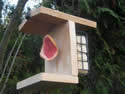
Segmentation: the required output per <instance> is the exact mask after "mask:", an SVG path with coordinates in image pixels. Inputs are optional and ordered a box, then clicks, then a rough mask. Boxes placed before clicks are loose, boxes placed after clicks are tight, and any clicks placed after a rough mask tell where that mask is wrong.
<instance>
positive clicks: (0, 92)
mask: <svg viewBox="0 0 125 94" xmlns="http://www.w3.org/2000/svg"><path fill="white" fill-rule="evenodd" d="M25 36H26V34H24V35H23V37H22V39H21V41H20V44H19V46H18V48H17V50H16V53H15V55H14V58H13V61H12V63H11V66H10V68H9V72H8V75H7V78H6V80H5V82H4V84H3V87H2V89H1V91H0V94H3V92H4V89H5V88H6V83H7V82H8V79H9V77H10V73H11V71H12V68H13V65H14V63H15V60H16V56H17V54H18V52H19V50H20V47H21V45H22V43H23V40H24V38H25Z"/></svg>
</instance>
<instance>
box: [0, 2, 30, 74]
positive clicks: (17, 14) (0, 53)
mask: <svg viewBox="0 0 125 94" xmlns="http://www.w3.org/2000/svg"><path fill="white" fill-rule="evenodd" d="M27 1H28V0H19V1H18V4H17V7H16V9H15V11H14V14H13V16H12V18H11V21H10V23H9V25H8V27H7V28H6V30H5V33H4V35H3V38H2V40H1V43H0V72H1V68H2V64H3V60H4V56H5V51H6V49H7V46H8V42H9V40H10V37H11V35H12V33H13V32H14V31H15V30H16V29H17V27H18V25H19V22H20V18H21V15H22V11H23V9H24V6H25V4H26V2H27Z"/></svg>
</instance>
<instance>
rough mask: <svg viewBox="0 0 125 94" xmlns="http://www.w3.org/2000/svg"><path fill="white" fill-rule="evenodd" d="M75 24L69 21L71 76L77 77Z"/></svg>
mask: <svg viewBox="0 0 125 94" xmlns="http://www.w3.org/2000/svg"><path fill="white" fill-rule="evenodd" d="M75 27H76V26H75V23H74V22H72V21H70V20H69V33H70V50H71V53H70V55H71V65H72V75H74V76H77V75H78V64H77V48H76V28H75Z"/></svg>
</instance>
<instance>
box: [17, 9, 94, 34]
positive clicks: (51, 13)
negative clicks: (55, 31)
mask: <svg viewBox="0 0 125 94" xmlns="http://www.w3.org/2000/svg"><path fill="white" fill-rule="evenodd" d="M68 20H71V21H73V22H75V24H76V26H80V27H82V28H83V29H84V30H85V29H86V30H88V29H89V28H96V22H94V21H90V20H88V19H84V18H80V17H76V16H72V15H69V14H66V13H63V12H59V11H57V10H53V9H49V8H45V7H40V8H37V9H36V10H33V11H31V18H30V19H29V20H28V21H27V20H24V21H23V22H22V24H20V26H19V30H20V31H22V32H25V33H32V34H41V35H45V34H47V32H48V31H49V30H51V28H53V26H54V25H58V24H61V23H64V22H67V21H68ZM83 29H82V30H83Z"/></svg>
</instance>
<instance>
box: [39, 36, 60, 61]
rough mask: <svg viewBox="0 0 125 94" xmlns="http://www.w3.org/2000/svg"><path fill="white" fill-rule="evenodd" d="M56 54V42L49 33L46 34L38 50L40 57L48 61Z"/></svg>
mask: <svg viewBox="0 0 125 94" xmlns="http://www.w3.org/2000/svg"><path fill="white" fill-rule="evenodd" d="M57 55H58V48H57V45H56V42H55V41H54V39H53V38H52V37H51V36H50V35H46V36H45V37H44V39H43V46H42V49H41V52H40V57H42V58H43V59H45V60H47V61H50V60H53V59H54V58H55V57H56V56H57Z"/></svg>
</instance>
